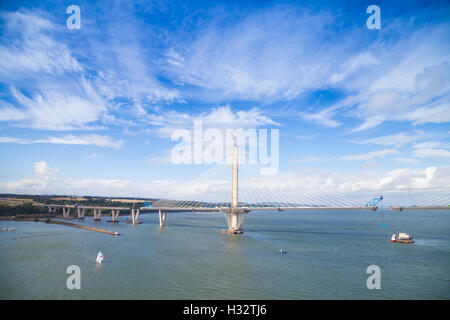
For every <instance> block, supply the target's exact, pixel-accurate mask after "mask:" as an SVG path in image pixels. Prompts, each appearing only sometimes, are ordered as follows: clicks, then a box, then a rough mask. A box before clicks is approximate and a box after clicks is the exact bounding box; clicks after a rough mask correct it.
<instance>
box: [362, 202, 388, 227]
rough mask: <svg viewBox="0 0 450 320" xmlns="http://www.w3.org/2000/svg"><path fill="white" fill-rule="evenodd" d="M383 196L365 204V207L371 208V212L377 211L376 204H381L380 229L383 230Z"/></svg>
mask: <svg viewBox="0 0 450 320" xmlns="http://www.w3.org/2000/svg"><path fill="white" fill-rule="evenodd" d="M383 199H384V198H383V195H380V197H379V198H373V199H372V200H371V201H369V202H367V204H366V207H372V210H373V211H376V210H377V209H378V204H379V203H380V202H381V224H380V228H382V229H385V228H387V225H386V224H385V223H384V212H383V211H384V210H383Z"/></svg>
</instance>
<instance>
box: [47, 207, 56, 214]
mask: <svg viewBox="0 0 450 320" xmlns="http://www.w3.org/2000/svg"><path fill="white" fill-rule="evenodd" d="M48 212H49V213H53V212H56V207H48Z"/></svg>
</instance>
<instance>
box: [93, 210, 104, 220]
mask: <svg viewBox="0 0 450 320" xmlns="http://www.w3.org/2000/svg"><path fill="white" fill-rule="evenodd" d="M101 216H102V210H100V209H94V221H100V218H101Z"/></svg>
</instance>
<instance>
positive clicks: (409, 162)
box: [393, 158, 420, 164]
mask: <svg viewBox="0 0 450 320" xmlns="http://www.w3.org/2000/svg"><path fill="white" fill-rule="evenodd" d="M393 160H394V161H398V162H403V163H408V164H419V163H420V161H419V160H417V159H412V158H395V159H393Z"/></svg>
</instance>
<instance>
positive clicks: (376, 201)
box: [366, 195, 384, 211]
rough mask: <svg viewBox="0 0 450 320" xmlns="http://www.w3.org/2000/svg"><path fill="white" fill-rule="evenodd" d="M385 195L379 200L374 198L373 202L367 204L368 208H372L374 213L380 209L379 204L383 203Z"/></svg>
mask: <svg viewBox="0 0 450 320" xmlns="http://www.w3.org/2000/svg"><path fill="white" fill-rule="evenodd" d="M383 199H384V198H383V195H380V197H379V198H373V199H372V200H371V201H369V202H367V204H366V207H372V210H373V211H376V210H377V209H378V204H379V203H380V202H381V201H383Z"/></svg>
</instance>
